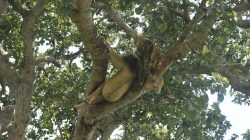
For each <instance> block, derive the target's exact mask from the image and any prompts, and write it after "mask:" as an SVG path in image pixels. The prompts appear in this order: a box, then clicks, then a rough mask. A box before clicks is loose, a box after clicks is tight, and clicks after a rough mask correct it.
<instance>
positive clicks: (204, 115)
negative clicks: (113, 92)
mask: <svg viewBox="0 0 250 140" xmlns="http://www.w3.org/2000/svg"><path fill="white" fill-rule="evenodd" d="M249 9H250V3H249V2H248V1H236V0H228V1H219V0H214V1H212V0H209V1H206V0H202V1H188V0H183V1H165V0H157V1H150V0H149V1H143V0H139V1H138V0H137V1H119V0H112V1H107V0H103V1H97V0H95V1H94V0H93V1H90V0H74V1H69V0H64V1H50V0H37V1H14V0H1V1H0V15H1V16H0V41H1V42H0V95H1V96H0V97H1V101H0V104H1V106H2V109H1V110H0V117H1V120H0V132H1V136H0V138H1V139H10V140H14V139H15V140H19V139H20V140H21V139H24V138H25V137H26V138H30V139H49V138H50V139H67V138H70V139H77V140H78V139H86V140H92V139H97V138H98V137H99V138H100V139H101V140H106V139H108V138H109V137H110V136H111V134H112V132H113V131H114V130H115V129H116V128H118V127H119V126H121V127H122V130H123V134H121V136H120V138H121V139H137V138H139V137H143V138H144V139H201V140H202V139H208V140H209V139H211V140H212V139H215V138H216V139H223V137H224V135H225V132H226V130H227V129H229V128H230V126H231V125H230V122H228V121H227V120H226V117H225V116H224V115H222V114H221V112H220V109H219V103H220V102H222V101H223V97H224V96H225V95H226V93H228V92H227V90H229V89H231V90H230V91H231V95H232V96H234V97H235V100H234V102H236V103H239V104H242V103H245V104H249V101H250V100H249V95H250V92H249V91H250V90H249V89H250V84H249V80H250V78H249V77H250V76H249V66H250V64H249V62H248V59H249V48H248V46H249V40H248V38H249V35H250V34H249V32H248V28H249V25H250V24H249V20H248V16H249ZM109 45H111V46H115V49H116V51H117V52H119V53H120V54H129V53H133V52H135V54H136V55H137V57H138V66H137V68H138V70H137V71H138V73H137V78H136V81H135V82H134V84H133V86H132V87H131V88H130V89H129V91H128V92H127V93H126V94H125V95H124V96H122V98H121V99H119V100H118V101H117V102H113V103H111V102H107V101H106V102H103V103H100V104H95V105H89V106H88V107H87V109H86V110H85V111H82V112H80V113H76V112H74V111H73V107H74V106H75V105H77V104H79V103H81V102H83V100H84V99H85V98H86V97H87V96H88V95H91V93H92V92H93V91H94V90H95V89H96V88H98V86H99V85H101V84H102V83H103V82H104V81H105V79H108V78H109V77H112V75H113V74H114V73H115V71H114V70H113V68H112V65H110V64H109V63H108V60H109V57H108V52H107V46H109ZM156 48H160V49H161V50H162V51H161V53H159V55H162V56H163V57H162V58H161V59H160V60H157V63H158V64H160V66H161V67H160V68H158V67H157V65H153V66H154V68H155V69H157V70H158V71H159V73H160V74H158V75H156V76H158V77H163V78H164V82H165V84H164V87H163V88H162V91H161V94H155V93H154V92H149V93H148V92H145V90H144V89H143V86H144V84H145V79H146V77H147V76H148V73H150V66H151V64H152V61H154V59H153V58H151V56H152V53H153V52H154V50H155V49H156ZM107 71H108V73H107ZM163 73H164V75H162V74H163ZM208 92H211V93H212V94H217V95H218V102H217V103H215V104H214V105H213V106H212V107H211V108H209V107H208V95H207V94H208Z"/></svg>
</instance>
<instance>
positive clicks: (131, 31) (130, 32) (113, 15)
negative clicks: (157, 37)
mask: <svg viewBox="0 0 250 140" xmlns="http://www.w3.org/2000/svg"><path fill="white" fill-rule="evenodd" d="M93 6H94V7H97V8H100V9H103V10H104V11H105V12H106V13H107V14H108V15H109V18H111V19H112V20H113V21H115V22H116V23H117V25H118V26H119V27H121V28H122V29H123V30H124V31H125V32H126V33H127V34H128V35H130V36H131V37H132V38H133V39H135V40H136V41H137V39H138V38H139V37H140V36H139V35H138V33H137V32H136V31H135V30H134V29H132V28H131V27H130V26H129V25H128V24H127V23H125V22H124V21H123V20H122V17H121V16H120V15H119V14H118V13H117V12H115V10H114V9H113V8H112V6H111V5H107V4H104V3H99V2H94V3H93Z"/></svg>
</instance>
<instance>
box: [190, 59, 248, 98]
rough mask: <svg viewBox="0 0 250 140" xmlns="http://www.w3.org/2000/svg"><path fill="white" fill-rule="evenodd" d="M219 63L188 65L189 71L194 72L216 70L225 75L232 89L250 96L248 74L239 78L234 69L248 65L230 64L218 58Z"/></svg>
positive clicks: (200, 72)
mask: <svg viewBox="0 0 250 140" xmlns="http://www.w3.org/2000/svg"><path fill="white" fill-rule="evenodd" d="M219 62H221V63H220V64H217V65H211V66H209V65H193V66H191V67H190V69H189V72H190V73H195V74H207V75H212V73H213V72H217V73H219V74H221V75H222V76H224V77H226V78H227V79H228V81H229V84H230V85H231V86H232V88H233V89H235V90H237V91H239V92H241V93H243V94H245V95H246V96H250V83H247V82H246V81H249V80H250V74H248V75H247V74H246V75H245V76H244V78H241V76H240V75H239V74H236V73H235V72H234V71H235V70H236V69H241V70H242V69H249V68H250V66H249V65H240V67H238V66H239V65H237V66H235V65H231V64H230V63H228V62H226V61H225V60H224V59H220V60H219Z"/></svg>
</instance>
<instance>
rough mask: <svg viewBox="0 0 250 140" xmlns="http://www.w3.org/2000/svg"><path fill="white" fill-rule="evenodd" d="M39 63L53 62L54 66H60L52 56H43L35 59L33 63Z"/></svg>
mask: <svg viewBox="0 0 250 140" xmlns="http://www.w3.org/2000/svg"><path fill="white" fill-rule="evenodd" d="M41 63H53V64H54V65H55V66H57V67H61V64H60V63H59V62H58V61H57V60H56V58H54V57H52V56H45V57H41V58H38V59H36V60H35V65H39V64H41Z"/></svg>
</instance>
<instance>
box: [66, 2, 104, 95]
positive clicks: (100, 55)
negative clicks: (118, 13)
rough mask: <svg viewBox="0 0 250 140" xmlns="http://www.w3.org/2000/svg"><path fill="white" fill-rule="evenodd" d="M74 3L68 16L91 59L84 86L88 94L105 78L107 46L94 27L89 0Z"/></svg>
mask: <svg viewBox="0 0 250 140" xmlns="http://www.w3.org/2000/svg"><path fill="white" fill-rule="evenodd" d="M74 5H75V9H74V10H73V11H72V13H71V15H70V18H71V20H72V21H73V22H74V23H75V25H76V26H77V29H78V31H79V33H80V37H81V39H82V40H83V44H84V47H85V48H86V50H87V51H88V52H89V53H90V55H91V58H92V60H93V65H92V73H91V77H90V80H89V82H88V85H87V87H86V93H87V95H88V94H90V93H91V92H92V91H93V90H94V89H95V88H96V87H98V86H99V85H100V84H101V83H102V82H103V81H104V80H105V77H106V70H107V62H108V57H107V54H106V53H105V51H106V49H107V46H106V44H105V43H104V41H103V40H102V39H101V38H100V37H99V36H98V34H97V31H96V29H95V27H94V23H93V19H92V13H91V2H90V0H75V1H74Z"/></svg>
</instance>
